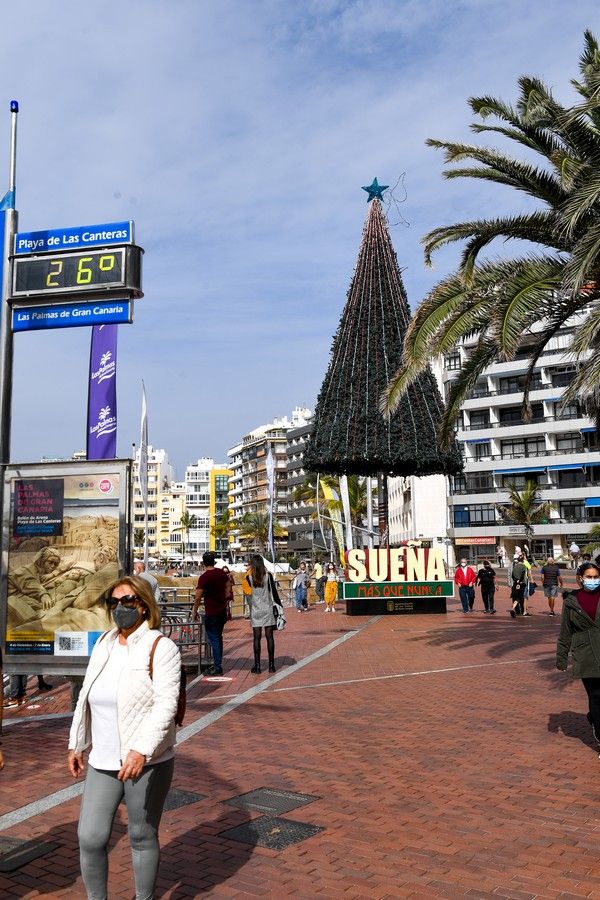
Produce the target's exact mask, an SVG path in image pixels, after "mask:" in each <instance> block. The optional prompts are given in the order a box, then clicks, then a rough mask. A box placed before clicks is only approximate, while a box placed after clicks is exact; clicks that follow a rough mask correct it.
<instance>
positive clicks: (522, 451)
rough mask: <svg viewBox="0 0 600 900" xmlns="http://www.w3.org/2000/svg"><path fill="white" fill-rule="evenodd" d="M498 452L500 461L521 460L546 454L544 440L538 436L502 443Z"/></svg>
mask: <svg viewBox="0 0 600 900" xmlns="http://www.w3.org/2000/svg"><path fill="white" fill-rule="evenodd" d="M500 452H501V454H502V459H522V458H523V457H527V456H540V455H542V454H544V453H545V452H546V439H545V438H544V437H541V436H540V437H532V438H524V439H523V438H521V439H517V438H516V439H515V440H508V441H502V442H501V444H500Z"/></svg>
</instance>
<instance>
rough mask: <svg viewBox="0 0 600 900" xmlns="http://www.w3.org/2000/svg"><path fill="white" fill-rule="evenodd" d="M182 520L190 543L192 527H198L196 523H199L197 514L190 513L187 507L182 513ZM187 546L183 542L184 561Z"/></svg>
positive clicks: (182, 525) (182, 526)
mask: <svg viewBox="0 0 600 900" xmlns="http://www.w3.org/2000/svg"><path fill="white" fill-rule="evenodd" d="M180 521H181V529H182V531H183V533H184V534H185V536H186V538H187V543H188V544H189V542H190V530H191V529H192V528H195V527H196V524H197V522H198V519H197V518H196V516H195V515H190V514H189V512H188V511H187V509H186V510H184V511H183V512H182V513H181V519H180ZM185 548H186V545H185V542H183V561H184V562H185ZM192 555H193V554H192Z"/></svg>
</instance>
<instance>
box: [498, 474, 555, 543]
mask: <svg viewBox="0 0 600 900" xmlns="http://www.w3.org/2000/svg"><path fill="white" fill-rule="evenodd" d="M508 491H509V502H508V503H497V504H496V509H497V510H498V512H499V513H500V518H501V519H502V521H503V523H504V524H507V525H521V526H522V527H523V528H524V530H525V534H526V536H527V538H528V539H531V536H532V535H533V531H534V525H542V524H546V523H547V522H548V519H549V518H550V513H551V512H552V510H553V509H555V506H554V504H553V503H550V502H549V501H547V500H542V498H541V495H540V493H539V491H538V487H537V484H536V483H535V482H534V481H528V482H527V486H526V487H525V488H524V489H523V490H522V491H519V490H518V488H516V487H515V486H514V485H510V486H509V489H508Z"/></svg>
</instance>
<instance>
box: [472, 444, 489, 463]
mask: <svg viewBox="0 0 600 900" xmlns="http://www.w3.org/2000/svg"><path fill="white" fill-rule="evenodd" d="M474 446H475V459H488V458H489V457H490V456H491V455H492V445H491V443H490V441H484V442H483V443H481V444H475V445H474Z"/></svg>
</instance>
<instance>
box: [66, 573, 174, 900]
mask: <svg viewBox="0 0 600 900" xmlns="http://www.w3.org/2000/svg"><path fill="white" fill-rule="evenodd" d="M106 603H107V606H108V608H109V610H110V612H111V614H112V618H113V621H114V623H115V628H113V629H112V630H111V631H107V632H105V634H103V635H102V637H101V638H100V639H99V640H98V641H97V643H96V645H95V647H94V649H93V651H92V654H91V656H90V661H89V664H88V667H87V670H86V674H85V678H84V681H83V685H82V688H81V692H80V694H79V700H78V702H77V707H76V709H75V713H74V715H73V723H72V725H71V732H70V735H69V757H68V766H69V771H70V772H71V774H72V775H73V777H74V778H79V777H80V776H81V775H82V774H83V773H84V771H85V770H86V764H85V762H84V756H83V754H84V752H85V751H87V750H89V751H90V752H89V757H88V761H87V776H86V780H85V787H84V792H83V799H82V802H81V812H80V816H79V828H78V837H79V853H80V862H81V874H82V876H83V881H84V884H85V888H86V891H87V895H88V898H98V897H106V891H107V879H108V858H107V846H108V842H109V840H110V835H111V831H112V825H113V819H114V816H115V813H116V811H117V807H118V806H119V803H120V802H121V800H122V799H123V798H125V801H126V804H127V816H128V823H129V824H128V831H129V840H130V843H131V848H132V857H133V874H134V879H135V890H136V897H138V898H151V897H152V896H153V892H154V885H155V882H156V875H157V871H158V861H159V853H160V850H159V843H158V827H159V824H160V819H161V815H162V811H163V806H164V803H165V799H166V796H167V793H168V791H169V787H170V785H171V780H172V777H173V767H174V747H175V717H176V714H177V709H178V702H179V698H180V686H181V656H180V653H179V650H178V648H177V646H176V645H175V644H174V643H173V641H171V640H169V638H167V637H164V636H163V635H162V634H161V632H160V630H159V628H160V611H159V608H158V605H157V603H156V601H155V599H154V594H153V591H152V588H151V586H150V585H149V584H148V582H147V581H145V580H144V579H143V578H141V577H139V576H137V575H132V576H127V577H125V578H121V579H119V581H117V582H115V584H113V586H112V588H110V590H108V591H107V593H106ZM90 748H91V749H90Z"/></svg>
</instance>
